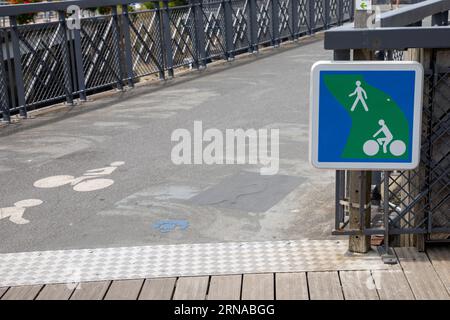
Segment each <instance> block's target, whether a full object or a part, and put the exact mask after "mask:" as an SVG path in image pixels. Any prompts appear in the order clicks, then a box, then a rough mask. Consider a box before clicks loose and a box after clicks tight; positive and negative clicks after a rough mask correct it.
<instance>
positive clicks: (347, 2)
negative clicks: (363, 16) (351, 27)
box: [342, 0, 353, 20]
mask: <svg viewBox="0 0 450 320" xmlns="http://www.w3.org/2000/svg"><path fill="white" fill-rule="evenodd" d="M352 1H353V0H342V15H343V17H342V18H343V20H348V19H350V16H351V11H352Z"/></svg>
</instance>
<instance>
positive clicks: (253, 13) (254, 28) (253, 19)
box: [248, 0, 258, 52]
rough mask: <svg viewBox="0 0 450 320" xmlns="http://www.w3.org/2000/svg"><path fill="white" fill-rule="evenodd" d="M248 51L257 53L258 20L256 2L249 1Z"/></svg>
mask: <svg viewBox="0 0 450 320" xmlns="http://www.w3.org/2000/svg"><path fill="white" fill-rule="evenodd" d="M248 5H249V20H250V21H249V22H250V48H249V49H250V51H253V52H257V51H258V20H257V8H256V0H249V2H248Z"/></svg>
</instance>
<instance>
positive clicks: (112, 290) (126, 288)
mask: <svg viewBox="0 0 450 320" xmlns="http://www.w3.org/2000/svg"><path fill="white" fill-rule="evenodd" d="M143 283H144V280H143V279H135V280H115V281H113V282H112V283H111V286H110V287H109V290H108V292H107V293H106V295H105V300H136V299H137V297H138V296H139V292H140V291H141V288H142V284H143Z"/></svg>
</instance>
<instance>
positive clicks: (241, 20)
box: [231, 0, 250, 50]
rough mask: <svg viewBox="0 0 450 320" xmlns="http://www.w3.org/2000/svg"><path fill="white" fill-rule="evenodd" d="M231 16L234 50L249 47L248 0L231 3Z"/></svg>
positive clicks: (237, 0)
mask: <svg viewBox="0 0 450 320" xmlns="http://www.w3.org/2000/svg"><path fill="white" fill-rule="evenodd" d="M231 10H232V15H233V46H234V50H241V49H247V48H249V47H250V35H249V32H250V18H249V11H250V10H249V6H248V0H235V1H232V2H231Z"/></svg>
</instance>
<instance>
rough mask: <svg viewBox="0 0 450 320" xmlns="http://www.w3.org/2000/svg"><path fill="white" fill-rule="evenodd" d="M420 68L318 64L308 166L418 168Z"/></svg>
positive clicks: (410, 64) (405, 64)
mask: <svg viewBox="0 0 450 320" xmlns="http://www.w3.org/2000/svg"><path fill="white" fill-rule="evenodd" d="M422 82H423V69H422V66H421V65H420V64H419V63H416V62H319V63H316V64H315V65H314V66H313V68H312V73H311V86H312V88H311V138H310V142H311V148H310V157H311V162H312V164H313V165H314V166H316V167H318V168H330V169H331V168H336V169H339V168H346V169H412V168H415V167H416V166H417V165H418V162H419V149H420V124H421V102H422Z"/></svg>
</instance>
